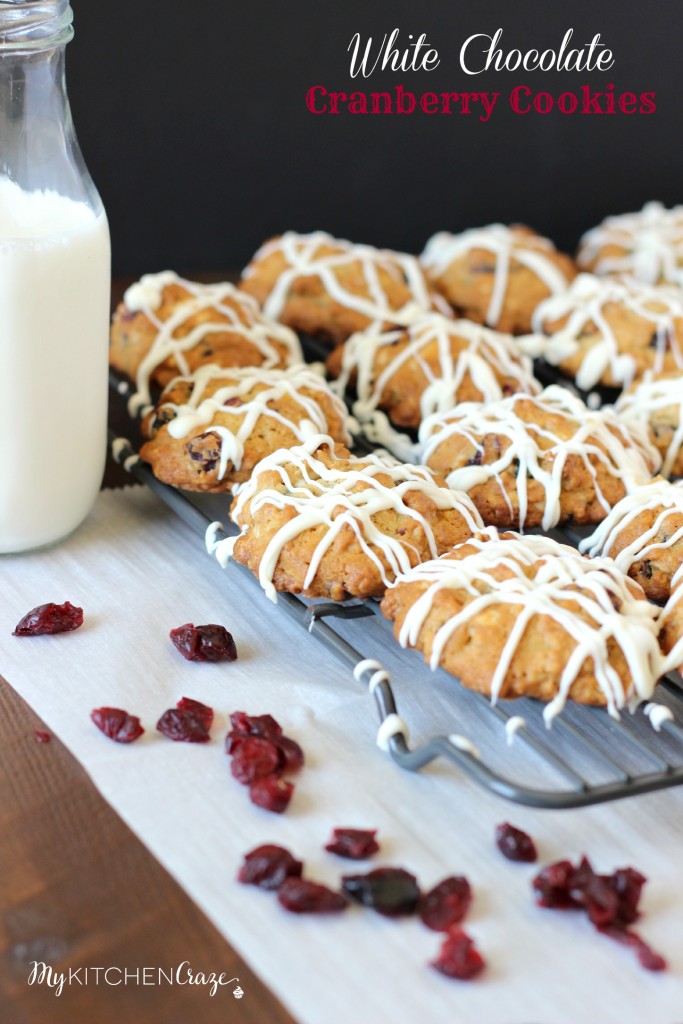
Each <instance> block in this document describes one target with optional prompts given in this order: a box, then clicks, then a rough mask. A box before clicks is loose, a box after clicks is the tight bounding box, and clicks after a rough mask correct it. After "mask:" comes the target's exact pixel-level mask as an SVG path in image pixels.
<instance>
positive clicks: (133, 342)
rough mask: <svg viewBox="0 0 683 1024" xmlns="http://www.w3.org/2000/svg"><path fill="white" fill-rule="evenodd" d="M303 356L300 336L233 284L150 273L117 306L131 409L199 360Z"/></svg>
mask: <svg viewBox="0 0 683 1024" xmlns="http://www.w3.org/2000/svg"><path fill="white" fill-rule="evenodd" d="M302 359H303V355H302V352H301V346H300V345H299V339H298V338H297V337H296V335H295V334H294V333H293V332H292V331H290V330H288V328H286V327H284V326H283V325H282V324H278V323H274V322H273V321H271V320H268V319H267V318H266V317H264V316H263V314H262V313H261V311H260V309H259V308H258V306H257V304H256V302H255V301H254V300H253V299H252V298H251V297H250V296H248V295H245V294H244V293H243V292H240V291H238V290H237V288H235V286H234V285H232V284H197V283H196V282H194V281H186V280H184V279H183V278H180V277H178V276H177V274H174V273H173V272H172V271H170V270H169V271H164V272H163V273H161V274H145V275H144V276H143V277H142V278H141V279H140V280H139V281H138V282H137V284H134V285H131V287H130V288H129V289H128V290H127V291H126V293H125V295H124V297H123V302H122V303H121V304H120V305H119V307H118V309H117V310H116V312H115V314H114V318H113V321H112V327H111V343H110V347H109V362H110V365H111V366H112V367H113V368H114V369H115V370H118V371H119V372H120V373H124V374H126V375H127V376H128V377H131V378H132V379H133V380H135V383H136V389H137V393H136V396H135V397H134V400H133V401H132V403H131V411H132V412H135V411H137V410H138V409H139V408H140V407H142V406H146V405H149V403H150V401H151V385H153V384H154V385H158V386H159V387H165V385H166V384H168V383H170V381H171V380H173V378H174V377H177V376H178V375H179V374H184V375H188V374H190V373H192V371H193V370H196V369H197V367H198V366H202V365H204V364H206V363H215V364H217V365H219V366H224V367H234V366H263V367H268V368H269V367H284V366H290V365H291V364H292V363H300V362H301V361H302Z"/></svg>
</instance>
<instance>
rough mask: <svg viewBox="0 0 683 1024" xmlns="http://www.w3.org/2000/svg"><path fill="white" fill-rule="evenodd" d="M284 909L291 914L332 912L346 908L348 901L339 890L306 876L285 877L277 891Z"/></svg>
mask: <svg viewBox="0 0 683 1024" xmlns="http://www.w3.org/2000/svg"><path fill="white" fill-rule="evenodd" d="M277 898H278V900H279V902H280V903H281V904H282V906H283V907H284V908H285V910H289V911H291V913H293V914H333V913H337V912H338V911H340V910H346V908H347V907H348V905H349V901H348V900H347V899H346V897H345V896H343V895H342V893H340V892H334V890H333V889H328V888H327V886H326V885H319V884H318V883H317V882H309V881H308V879H306V878H295V877H293V876H290V877H289V878H286V879H285V880H284V882H283V883H282V885H281V886H280V888H279V889H278V891H277Z"/></svg>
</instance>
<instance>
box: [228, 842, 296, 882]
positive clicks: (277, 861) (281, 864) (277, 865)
mask: <svg viewBox="0 0 683 1024" xmlns="http://www.w3.org/2000/svg"><path fill="white" fill-rule="evenodd" d="M302 870H303V864H302V863H301V861H300V860H295V858H294V857H293V856H292V855H291V853H290V852H289V850H285V848H284V847H283V846H273V845H268V844H266V845H265V846H257V847H256V849H255V850H252V851H251V853H247V854H246V855H245V858H244V864H243V865H242V867H241V868H240V869H239V872H238V874H237V878H238V881H240V882H243V883H244V884H245V885H257V886H258V887H259V888H260V889H278V888H279V887H280V886H281V885H282V883H283V882H284V880H285V878H289V877H290V876H296V877H301V872H302Z"/></svg>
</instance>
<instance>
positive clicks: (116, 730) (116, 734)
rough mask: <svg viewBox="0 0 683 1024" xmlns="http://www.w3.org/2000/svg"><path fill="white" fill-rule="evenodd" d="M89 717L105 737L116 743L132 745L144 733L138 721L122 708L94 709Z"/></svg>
mask: <svg viewBox="0 0 683 1024" xmlns="http://www.w3.org/2000/svg"><path fill="white" fill-rule="evenodd" d="M90 717H91V718H92V720H93V722H94V723H95V725H96V726H97V728H98V729H100V731H101V732H103V733H104V735H105V736H108V737H109V739H110V740H115V741H116V742H117V743H132V742H133V740H137V739H138V738H139V737H140V736H142V734H143V732H144V731H145V730H144V729H143V728H142V726H141V725H140V719H139V718H137V717H136V716H135V715H129V714H128V712H127V711H124V710H123V709H122V708H95V709H94V711H91V712H90Z"/></svg>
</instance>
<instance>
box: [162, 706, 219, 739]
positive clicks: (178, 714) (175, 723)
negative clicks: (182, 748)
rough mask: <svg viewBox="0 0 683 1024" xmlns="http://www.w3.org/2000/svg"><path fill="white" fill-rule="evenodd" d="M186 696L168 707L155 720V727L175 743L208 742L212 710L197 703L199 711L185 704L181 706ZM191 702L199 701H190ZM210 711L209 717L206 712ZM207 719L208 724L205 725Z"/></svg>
mask: <svg viewBox="0 0 683 1024" xmlns="http://www.w3.org/2000/svg"><path fill="white" fill-rule="evenodd" d="M183 701H187V698H186V697H183V698H182V700H179V701H178V704H177V706H176V707H175V708H168V710H167V711H164V713H163V715H162V716H161V718H160V719H159V721H158V722H157V729H158V731H159V732H160V733H162V734H163V735H164V736H167V737H168V739H169V740H174V741H175V742H176V743H208V741H209V738H210V737H209V726H210V723H211V722H212V721H213V710H212V709H211V708H207V707H206V705H205V704H199V707H200V709H202V710H200V711H195V710H192V709H191V708H188V707H187V706H185V707H181V704H182V702H183ZM191 703H192V704H195V703H199V702H198V701H192V702H191ZM209 712H210V715H211V717H210V719H209V715H208V713H209ZM207 720H208V721H209V724H208V725H207Z"/></svg>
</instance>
